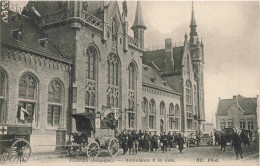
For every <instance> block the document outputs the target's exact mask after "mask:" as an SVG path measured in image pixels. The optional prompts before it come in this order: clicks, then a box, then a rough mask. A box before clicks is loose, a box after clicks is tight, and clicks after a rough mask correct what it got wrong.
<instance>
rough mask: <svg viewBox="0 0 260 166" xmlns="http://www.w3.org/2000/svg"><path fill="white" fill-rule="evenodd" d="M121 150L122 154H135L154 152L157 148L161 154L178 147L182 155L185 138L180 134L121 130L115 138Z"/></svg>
mask: <svg viewBox="0 0 260 166" xmlns="http://www.w3.org/2000/svg"><path fill="white" fill-rule="evenodd" d="M117 138H118V140H119V142H120V145H121V147H122V149H123V154H126V153H127V151H128V152H129V154H137V152H138V151H146V152H156V151H157V150H158V149H159V148H160V149H161V151H162V152H163V153H165V152H167V151H170V149H171V148H172V147H176V146H177V147H178V149H179V150H180V153H182V150H183V147H184V145H185V142H186V140H185V137H184V136H183V134H181V133H170V132H168V134H166V132H163V133H160V135H158V134H157V132H156V131H154V132H153V134H152V132H148V131H145V132H142V131H141V130H139V131H138V130H123V131H122V132H121V133H120V134H119V135H118V136H117Z"/></svg>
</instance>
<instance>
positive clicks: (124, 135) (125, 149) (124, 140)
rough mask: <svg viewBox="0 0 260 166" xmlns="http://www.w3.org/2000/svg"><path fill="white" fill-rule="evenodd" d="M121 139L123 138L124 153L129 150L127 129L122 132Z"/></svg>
mask: <svg viewBox="0 0 260 166" xmlns="http://www.w3.org/2000/svg"><path fill="white" fill-rule="evenodd" d="M121 139H122V148H123V154H125V153H126V152H127V142H128V137H127V135H126V131H125V130H124V131H123V133H122V134H121Z"/></svg>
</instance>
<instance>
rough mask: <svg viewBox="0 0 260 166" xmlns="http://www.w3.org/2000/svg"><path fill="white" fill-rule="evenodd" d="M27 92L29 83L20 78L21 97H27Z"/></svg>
mask: <svg viewBox="0 0 260 166" xmlns="http://www.w3.org/2000/svg"><path fill="white" fill-rule="evenodd" d="M26 92H27V84H26V81H24V80H20V83H19V98H23V99H25V98H26Z"/></svg>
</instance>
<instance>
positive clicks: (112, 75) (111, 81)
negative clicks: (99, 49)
mask: <svg viewBox="0 0 260 166" xmlns="http://www.w3.org/2000/svg"><path fill="white" fill-rule="evenodd" d="M114 74H115V73H114V63H112V64H111V68H110V84H112V85H114Z"/></svg>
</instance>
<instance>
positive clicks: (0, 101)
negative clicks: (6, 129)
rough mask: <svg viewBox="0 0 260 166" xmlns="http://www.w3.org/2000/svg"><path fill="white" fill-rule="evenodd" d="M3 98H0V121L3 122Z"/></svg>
mask: <svg viewBox="0 0 260 166" xmlns="http://www.w3.org/2000/svg"><path fill="white" fill-rule="evenodd" d="M3 114H4V100H3V99H0V122H4V116H3Z"/></svg>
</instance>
